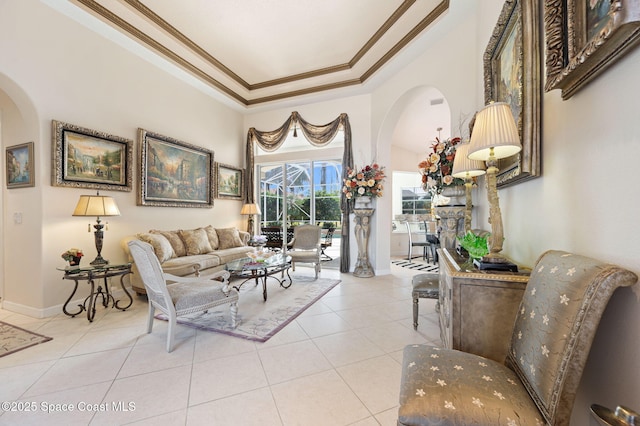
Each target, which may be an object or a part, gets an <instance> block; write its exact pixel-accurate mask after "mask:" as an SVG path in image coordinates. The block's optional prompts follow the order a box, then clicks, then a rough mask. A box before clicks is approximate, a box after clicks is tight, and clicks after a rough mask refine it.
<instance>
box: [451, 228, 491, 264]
mask: <svg viewBox="0 0 640 426" xmlns="http://www.w3.org/2000/svg"><path fill="white" fill-rule="evenodd" d="M458 242H459V243H460V246H462V248H463V249H465V250H466V251H467V252H469V256H470V257H471V258H473V259H479V258H481V257H482V256H484V255H486V254H488V253H489V246H488V245H487V237H486V236H485V237H481V236H479V235H476V234H474V233H473V232H471V231H469V232H467V233H466V235H465V236H464V237H462V238H461V237H458Z"/></svg>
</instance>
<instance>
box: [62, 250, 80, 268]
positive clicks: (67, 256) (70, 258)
mask: <svg viewBox="0 0 640 426" xmlns="http://www.w3.org/2000/svg"><path fill="white" fill-rule="evenodd" d="M82 256H84V253H82V250H81V249H77V248H70V249H69V250H67V251H65V252H64V253H62V258H63V259H64V260H66V261H67V262H69V263H71V264H72V265H75V259H76V258H79V257H82ZM78 263H80V262H79V261H78Z"/></svg>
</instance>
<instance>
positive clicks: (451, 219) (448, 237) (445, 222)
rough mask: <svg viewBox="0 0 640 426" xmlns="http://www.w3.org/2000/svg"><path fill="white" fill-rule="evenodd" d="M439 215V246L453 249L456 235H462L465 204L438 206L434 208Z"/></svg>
mask: <svg viewBox="0 0 640 426" xmlns="http://www.w3.org/2000/svg"><path fill="white" fill-rule="evenodd" d="M435 211H436V215H437V216H439V217H440V226H441V227H442V229H441V231H440V247H442V248H448V249H452V250H453V249H455V248H456V237H457V236H461V237H463V236H464V216H465V211H466V207H465V206H439V207H436V208H435Z"/></svg>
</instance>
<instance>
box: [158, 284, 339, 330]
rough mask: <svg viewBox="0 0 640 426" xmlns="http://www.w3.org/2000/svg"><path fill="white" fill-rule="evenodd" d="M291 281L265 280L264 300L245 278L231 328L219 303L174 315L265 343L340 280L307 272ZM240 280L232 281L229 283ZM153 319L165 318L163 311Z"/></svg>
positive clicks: (193, 324)
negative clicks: (284, 283) (235, 321)
mask: <svg viewBox="0 0 640 426" xmlns="http://www.w3.org/2000/svg"><path fill="white" fill-rule="evenodd" d="M292 278H293V284H292V285H291V287H289V288H288V289H284V288H282V287H280V285H279V284H278V283H277V282H276V281H275V280H274V279H269V280H268V281H267V295H268V298H267V301H266V302H265V301H264V300H263V298H262V283H260V284H259V285H257V286H256V285H255V284H254V281H247V282H246V283H245V284H244V285H242V287H241V288H240V301H239V302H238V317H237V319H238V325H237V327H236V328H235V329H234V328H232V327H231V317H230V314H229V306H228V305H225V306H220V307H217V308H215V309H212V310H209V312H207V313H204V312H198V313H194V314H189V315H184V316H181V317H179V318H178V323H179V324H183V325H186V326H188V327H194V328H197V329H201V330H208V331H215V332H218V333H223V334H228V335H229V336H235V337H241V338H243V339H248V340H254V341H257V342H266V341H267V340H269V339H270V338H271V337H273V335H275V334H276V333H277V332H278V331H280V330H282V329H283V328H284V327H285V326H286V325H287V324H289V323H290V322H291V321H293V320H294V319H295V318H296V317H297V316H298V315H300V314H301V313H302V312H304V311H305V310H306V309H307V308H309V307H310V306H311V305H313V304H314V303H315V302H317V301H318V300H319V299H320V298H321V297H322V296H324V295H325V294H327V292H329V290H331V289H332V288H334V287H335V286H336V285H338V284H339V283H340V280H330V279H326V278H318V279H317V280H316V279H314V276H313V272H311V274H310V275H297V274H294V275H292ZM241 282H242V281H238V280H234V281H232V282H231V285H238V284H240V283H241ZM156 318H158V319H162V320H165V321H166V319H167V317H166V316H165V315H164V314H158V315H156Z"/></svg>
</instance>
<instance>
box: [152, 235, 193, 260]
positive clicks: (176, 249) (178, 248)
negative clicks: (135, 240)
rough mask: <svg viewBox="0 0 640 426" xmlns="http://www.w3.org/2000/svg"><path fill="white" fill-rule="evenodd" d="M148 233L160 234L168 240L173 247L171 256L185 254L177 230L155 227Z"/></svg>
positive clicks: (185, 250)
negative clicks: (162, 229) (164, 229)
mask: <svg viewBox="0 0 640 426" xmlns="http://www.w3.org/2000/svg"><path fill="white" fill-rule="evenodd" d="M149 233H150V234H160V235H162V236H163V237H165V238H166V239H167V240H169V243H171V247H172V248H173V253H174V256H173V257H182V256H186V255H187V249H186V248H185V247H184V242H182V238H180V235H179V234H178V231H158V230H157V229H152V230H151V231H149Z"/></svg>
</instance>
